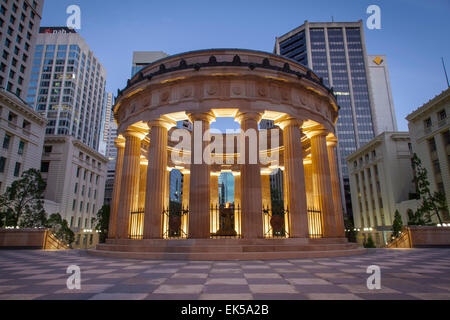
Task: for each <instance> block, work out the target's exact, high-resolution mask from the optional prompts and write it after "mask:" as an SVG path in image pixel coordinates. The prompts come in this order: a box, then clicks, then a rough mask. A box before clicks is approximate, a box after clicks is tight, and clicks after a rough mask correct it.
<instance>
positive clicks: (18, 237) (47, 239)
mask: <svg viewBox="0 0 450 320" xmlns="http://www.w3.org/2000/svg"><path fill="white" fill-rule="evenodd" d="M67 248H68V247H67V246H66V245H64V244H63V243H62V242H60V241H59V240H58V239H56V238H55V237H54V236H53V234H52V233H51V232H50V231H49V230H48V229H0V249H67Z"/></svg>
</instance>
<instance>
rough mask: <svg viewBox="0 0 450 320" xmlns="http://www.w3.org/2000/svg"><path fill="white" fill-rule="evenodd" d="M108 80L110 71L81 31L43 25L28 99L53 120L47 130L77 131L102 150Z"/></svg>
mask: <svg viewBox="0 0 450 320" xmlns="http://www.w3.org/2000/svg"><path fill="white" fill-rule="evenodd" d="M105 84H106V71H105V69H104V68H103V66H102V64H101V63H100V62H99V60H98V59H97V58H96V57H95V55H94V53H93V52H92V51H91V50H90V48H89V46H88V45H87V43H86V42H85V41H84V39H83V38H82V37H81V36H80V35H79V34H78V33H77V32H76V31H74V30H73V29H69V28H66V27H42V28H40V32H39V35H38V39H37V41H36V50H35V54H34V60H33V67H32V73H31V79H30V86H29V89H28V95H27V100H26V101H27V103H28V104H29V105H30V106H32V107H34V108H35V110H36V111H38V112H39V113H40V114H41V115H42V116H45V117H46V118H47V119H48V120H49V121H48V124H47V129H46V134H48V135H54V134H58V135H71V136H73V137H75V138H76V139H78V140H80V141H82V142H83V143H85V144H86V145H88V146H89V147H91V148H93V149H95V150H98V149H99V144H100V140H101V134H102V132H101V130H102V121H103V118H104V112H105V110H104V109H105V105H106V104H105V99H106V95H105Z"/></svg>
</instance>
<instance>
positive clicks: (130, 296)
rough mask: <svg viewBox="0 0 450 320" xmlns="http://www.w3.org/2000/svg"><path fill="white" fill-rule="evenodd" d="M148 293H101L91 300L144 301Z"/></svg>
mask: <svg viewBox="0 0 450 320" xmlns="http://www.w3.org/2000/svg"><path fill="white" fill-rule="evenodd" d="M147 295H148V294H146V293H99V294H96V295H94V296H92V297H91V298H90V299H89V300H144V299H145V298H146V297H147Z"/></svg>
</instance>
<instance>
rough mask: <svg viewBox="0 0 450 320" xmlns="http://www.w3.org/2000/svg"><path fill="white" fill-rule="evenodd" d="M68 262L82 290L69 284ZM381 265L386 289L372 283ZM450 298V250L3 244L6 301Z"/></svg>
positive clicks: (1, 281) (0, 290) (1, 285)
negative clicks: (268, 253) (345, 252)
mask: <svg viewBox="0 0 450 320" xmlns="http://www.w3.org/2000/svg"><path fill="white" fill-rule="evenodd" d="M69 265H78V266H79V267H80V269H81V289H80V290H69V289H67V286H66V281H67V278H68V277H69V276H70V275H69V274H67V273H66V270H67V267H68V266H69ZM370 265H378V266H380V268H381V289H380V290H369V289H367V286H366V281H367V278H368V277H369V276H370V275H369V274H367V273H366V270H367V267H368V266H370ZM5 299H52V300H53V299H56V300H65V299H83V300H84V299H94V300H96V299H101V300H104V299H121V300H122V299H123V300H127V299H152V300H169V299H176V300H184V299H186V300H193V299H206V300H211V299H213V300H228V299H231V300H252V299H258V300H265V299H270V300H277V299H282V300H297V299H300V300H304V299H313V300H317V299H319V300H323V299H337V300H343V299H383V300H386V299H395V300H400V299H402V300H403V299H408V300H409V299H445V300H449V299H450V249H410V250H396V249H373V250H369V253H368V254H365V255H358V256H349V257H335V258H317V259H287V260H275V261H169V260H158V261H149V260H145V261H144V260H131V259H113V258H101V257H94V256H91V255H89V254H88V253H87V252H85V251H83V250H70V251H53V252H50V251H0V300H5Z"/></svg>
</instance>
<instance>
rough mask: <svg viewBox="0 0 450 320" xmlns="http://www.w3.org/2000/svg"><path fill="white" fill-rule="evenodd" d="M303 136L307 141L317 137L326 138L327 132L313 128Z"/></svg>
mask: <svg viewBox="0 0 450 320" xmlns="http://www.w3.org/2000/svg"><path fill="white" fill-rule="evenodd" d="M305 134H306V136H307V137H308V138H309V139H311V138H314V137H318V136H324V137H326V136H327V135H328V134H329V132H328V131H327V130H326V129H323V128H313V129H311V130H309V131H306V132H305Z"/></svg>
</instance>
